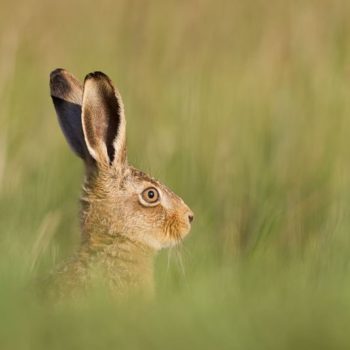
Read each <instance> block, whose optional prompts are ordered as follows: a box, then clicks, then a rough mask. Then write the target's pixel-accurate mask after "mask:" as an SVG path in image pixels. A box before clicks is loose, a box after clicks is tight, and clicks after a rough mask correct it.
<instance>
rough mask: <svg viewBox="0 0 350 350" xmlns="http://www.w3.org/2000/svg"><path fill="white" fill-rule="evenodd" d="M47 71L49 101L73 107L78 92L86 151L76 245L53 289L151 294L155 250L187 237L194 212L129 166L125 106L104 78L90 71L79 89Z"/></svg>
mask: <svg viewBox="0 0 350 350" xmlns="http://www.w3.org/2000/svg"><path fill="white" fill-rule="evenodd" d="M52 74H53V75H52V76H51V82H50V85H51V95H52V96H53V97H55V98H60V99H63V100H67V101H71V100H72V99H73V97H74V102H77V100H79V96H80V95H82V98H81V101H82V108H81V110H82V116H81V118H82V128H83V133H82V134H83V135H84V139H85V140H83V141H85V143H86V146H87V149H88V151H89V155H87V156H86V157H85V159H84V160H85V164H86V169H87V172H86V178H85V183H84V186H83V193H82V197H81V232H82V241H81V246H80V248H79V250H78V252H77V253H76V254H75V255H74V256H73V257H72V258H71V259H70V260H68V261H67V262H65V263H64V264H63V265H62V266H61V267H59V268H58V269H57V270H56V271H55V273H54V274H53V275H52V279H51V280H52V286H53V290H54V292H55V293H59V294H60V295H62V294H63V295H64V294H67V293H68V294H69V293H74V292H76V291H79V290H81V289H84V288H88V286H89V283H90V282H91V281H92V280H93V279H94V277H96V276H97V277H98V278H101V279H102V280H103V281H104V282H103V283H105V284H106V285H107V286H108V287H109V288H110V289H111V290H112V291H113V293H114V294H116V295H120V294H125V293H126V292H129V291H130V290H132V291H142V292H144V293H145V294H148V295H149V294H152V293H153V288H154V287H153V260H154V255H155V253H156V251H157V250H159V249H161V248H164V247H168V246H172V245H175V244H177V243H178V242H179V241H181V240H182V239H183V238H184V237H185V236H186V235H187V233H188V232H189V230H190V221H192V218H193V213H192V212H191V210H190V209H189V208H188V206H187V205H186V204H185V203H184V202H183V200H182V199H181V198H180V197H178V196H177V195H176V194H174V193H173V192H172V191H171V190H170V189H169V188H167V187H166V186H164V185H162V184H161V183H160V182H158V181H157V180H155V179H153V178H152V177H150V176H148V175H146V174H145V173H143V172H141V171H140V170H137V169H135V168H133V167H132V166H130V165H129V164H128V162H127V160H126V142H125V140H126V137H125V125H126V122H125V116H124V107H123V103H122V100H121V97H120V95H119V93H118V92H117V91H116V90H115V89H114V87H113V85H112V83H111V81H110V80H109V78H108V77H107V76H105V75H104V74H103V73H91V74H89V75H88V76H87V77H86V79H85V83H84V90H83V91H82V90H81V87H80V85H79V83H76V82H77V80H76V79H75V78H74V77H73V76H72V75H70V74H69V73H67V72H66V71H64V70H59V71H58V70H56V71H54V73H52ZM66 80H67V81H66ZM62 87H63V88H62ZM65 87H67V88H66V89H65ZM56 111H57V114H58V117H59V118H62V119H63V117H64V118H66V116H63V115H62V114H64V113H65V110H62V111H61V110H60V109H59V108H56ZM66 120H67V118H66V119H64V122H65V123H66ZM68 123H69V122H68ZM68 127H69V125H68ZM68 129H69V128H68ZM65 135H66V138H67V139H68V141H69V142H70V143H71V144H73V145H74V144H76V143H74V142H72V140H70V138H71V137H73V138H74V137H76V134H74V135H72V136H71V135H70V134H69V133H65ZM79 142H82V140H79ZM151 187H152V188H155V189H156V190H157V191H158V192H159V194H160V200H159V203H158V202H157V203H156V204H155V205H153V204H151V205H149V204H148V203H144V201H143V200H142V199H140V195H141V193H143V191H145V189H148V188H151Z"/></svg>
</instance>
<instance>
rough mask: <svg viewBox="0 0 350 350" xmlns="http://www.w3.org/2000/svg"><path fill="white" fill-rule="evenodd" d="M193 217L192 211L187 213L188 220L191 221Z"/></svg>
mask: <svg viewBox="0 0 350 350" xmlns="http://www.w3.org/2000/svg"><path fill="white" fill-rule="evenodd" d="M193 219H194V216H193V213H191V214H189V215H188V221H189V222H190V223H191V222H192V221H193Z"/></svg>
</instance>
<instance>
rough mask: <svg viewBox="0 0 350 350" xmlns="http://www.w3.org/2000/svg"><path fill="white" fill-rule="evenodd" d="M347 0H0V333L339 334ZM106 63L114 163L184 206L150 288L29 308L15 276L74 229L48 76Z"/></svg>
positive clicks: (55, 339) (33, 340) (328, 341)
mask: <svg viewBox="0 0 350 350" xmlns="http://www.w3.org/2000/svg"><path fill="white" fill-rule="evenodd" d="M349 10H350V8H349V3H348V2H346V1H342V0H334V1H327V0H317V1H316V0H314V1H312V0H310V1H292V0H285V1H277V0H272V1H270V2H266V1H262V0H249V1H245V2H243V1H238V0H237V1H236V0H234V1H228V0H227V1H225V0H222V1H219V2H212V1H209V0H203V1H195V0H190V1H160V0H154V1H142V2H141V1H126V0H125V1H118V2H117V1H108V0H100V1H99V2H98V6H97V4H96V3H95V2H92V1H85V2H82V1H77V2H73V3H72V2H68V1H67V0H62V1H60V2H47V1H36V2H34V1H23V0H19V1H17V2H16V3H13V2H10V1H3V2H2V4H1V5H0V310H1V317H0V348H1V349H6V350H7V349H62V348H67V349H79V348H84V349H90V348H91V349H96V348H100V349H104V348H121V349H139V348H142V349H156V348H167V349H173V348H174V349H175V348H177V349H178V348H188V349H197V348H198V349H214V348H221V349H226V348H227V349H239V350H242V349H296V348H298V349H347V348H349V346H350V336H349V332H348V324H349V321H350V282H349V279H348V278H349V273H350V268H349V262H350V261H349V247H350V239H349V230H350V216H349V212H350V151H349V150H350V141H349V134H350V102H349V101H350V98H349V96H350V88H349V87H350V79H349V64H348V62H349V59H350V46H349V45H348V43H349V39H350V23H349V21H348V13H349ZM57 67H65V68H67V69H68V70H70V71H72V72H73V73H74V74H75V75H77V76H78V77H80V78H81V79H82V78H83V77H84V75H85V74H86V73H88V72H90V71H93V70H102V71H105V72H106V73H107V74H108V75H109V76H110V77H112V79H113V81H114V82H115V83H116V85H117V86H118V87H119V89H120V91H121V93H122V96H123V98H124V103H125V105H126V112H127V120H128V151H129V159H130V161H131V162H132V163H133V164H134V165H136V166H137V167H140V168H141V169H144V170H146V171H148V172H150V173H152V174H153V175H155V176H156V177H158V178H159V179H161V180H162V181H163V182H164V183H166V184H168V185H169V186H170V187H172V188H173V189H174V190H175V191H176V192H177V193H179V194H180V195H181V196H182V197H183V198H184V199H185V200H186V202H188V204H189V205H190V206H191V208H192V209H193V211H194V212H195V215H196V218H195V223H194V226H193V229H192V233H191V236H190V237H189V238H188V239H187V240H186V241H185V243H184V246H183V247H181V248H180V249H179V250H180V254H181V256H182V258H181V259H180V258H179V256H178V254H177V251H174V252H171V254H170V259H169V260H170V263H168V252H166V251H164V252H162V253H161V254H160V256H159V257H158V259H157V262H156V266H157V276H156V277H157V290H158V293H157V298H156V301H155V302H154V303H151V304H147V305H144V304H142V303H140V302H138V301H137V300H130V301H129V302H125V303H122V304H120V305H119V304H115V303H112V302H111V301H110V300H109V299H108V297H107V296H106V295H105V294H104V291H103V290H98V289H97V290H95V291H93V292H92V293H91V295H89V296H87V297H86V298H83V299H82V300H81V301H80V302H79V303H72V302H71V301H68V300H67V301H66V302H63V303H61V304H60V305H48V303H47V302H45V301H43V300H40V299H39V298H38V297H37V296H36V294H35V293H34V292H33V290H32V288H31V286H32V283H33V281H34V280H35V279H36V278H38V277H40V276H44V275H45V274H47V273H48V271H50V269H51V268H52V267H53V266H54V265H55V264H56V263H57V262H59V261H61V260H62V259H64V258H65V257H66V256H68V255H69V254H70V253H71V252H72V251H73V250H74V248H75V247H76V245H77V244H78V242H79V231H78V218H77V210H78V200H77V199H78V197H79V193H80V183H81V179H82V171H83V169H82V165H81V163H80V161H79V159H78V158H76V157H75V156H74V155H73V154H72V153H71V152H70V150H69V149H68V147H67V145H66V143H65V140H64V138H63V136H62V134H61V131H60V130H59V127H58V123H57V121H56V117H55V113H54V109H53V106H52V105H51V101H50V98H49V91H48V75H49V72H50V71H51V70H52V69H54V68H57Z"/></svg>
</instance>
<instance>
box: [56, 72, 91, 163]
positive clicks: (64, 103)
mask: <svg viewBox="0 0 350 350" xmlns="http://www.w3.org/2000/svg"><path fill="white" fill-rule="evenodd" d="M50 91H51V97H52V101H53V104H54V106H55V110H56V114H57V117H58V121H59V124H60V126H61V129H62V131H63V134H64V136H65V137H66V140H67V142H68V144H69V145H70V146H71V148H72V150H73V151H74V152H75V153H76V154H77V155H78V156H79V157H80V158H82V159H84V160H85V161H86V160H87V158H88V157H90V156H89V153H88V150H87V147H86V144H85V140H84V134H83V127H82V122H81V104H82V97H83V89H82V85H81V83H80V82H79V81H78V80H77V79H76V78H75V77H74V76H73V75H72V74H70V73H68V72H67V71H66V70H64V69H61V68H58V69H55V70H54V71H52V72H51V74H50Z"/></svg>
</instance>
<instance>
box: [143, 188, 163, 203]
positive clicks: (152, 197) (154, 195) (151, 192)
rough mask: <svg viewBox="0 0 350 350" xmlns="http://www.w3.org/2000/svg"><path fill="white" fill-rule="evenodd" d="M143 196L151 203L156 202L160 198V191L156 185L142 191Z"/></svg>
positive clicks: (144, 199)
mask: <svg viewBox="0 0 350 350" xmlns="http://www.w3.org/2000/svg"><path fill="white" fill-rule="evenodd" d="M141 198H142V199H143V201H145V202H146V203H149V204H155V203H157V202H158V200H159V192H158V190H157V189H156V188H154V187H149V188H146V189H145V190H144V191H143V192H142V193H141Z"/></svg>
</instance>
